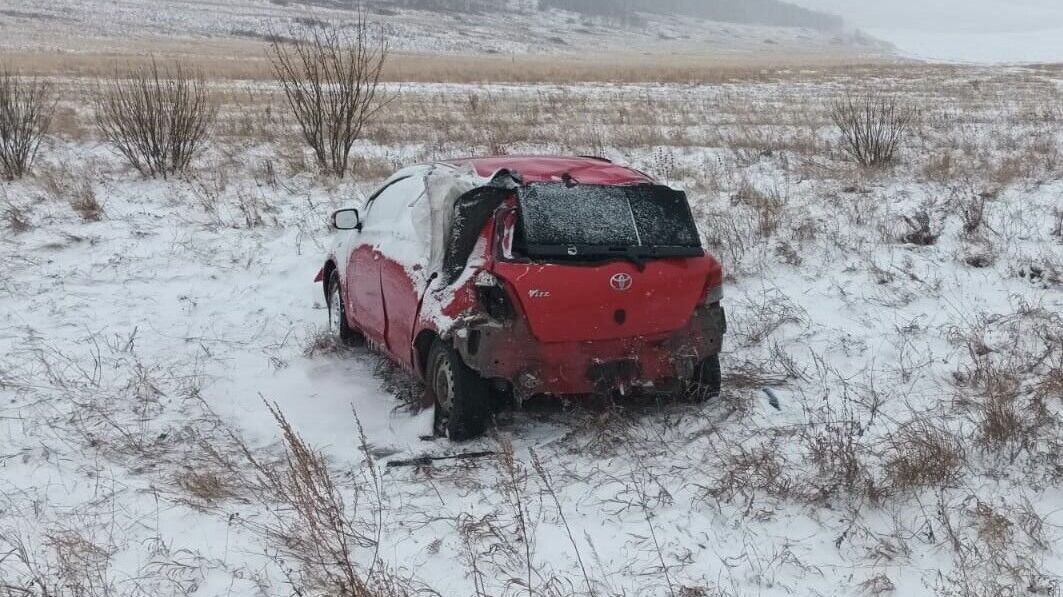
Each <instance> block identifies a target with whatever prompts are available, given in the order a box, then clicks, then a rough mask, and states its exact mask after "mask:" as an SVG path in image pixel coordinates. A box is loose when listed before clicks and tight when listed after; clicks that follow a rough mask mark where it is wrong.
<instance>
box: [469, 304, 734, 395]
mask: <svg viewBox="0 0 1063 597" xmlns="http://www.w3.org/2000/svg"><path fill="white" fill-rule="evenodd" d="M726 332H727V317H726V314H725V312H724V309H723V307H722V306H720V305H719V303H716V304H713V305H708V306H700V307H698V309H697V310H696V311H695V313H694V316H693V317H692V318H691V319H690V321H689V322H688V324H687V325H686V326H685V327H683V328H681V329H679V330H676V331H674V332H671V333H666V334H659V335H654V336H641V337H632V338H619V339H612V340H595V341H584V342H540V341H539V340H538V339H536V338H535V337H534V335H532V333H531V331H530V330H529V328H528V326H527V324H526V323H525V322H524V321H523V320H520V319H519V318H518V320H517V321H512V322H500V321H497V320H492V319H490V318H487V317H472V318H469V319H467V320H465V321H463V322H461V323H460V324H458V325H457V326H456V327H455V328H454V330H453V339H454V346H455V347H456V348H457V350H458V352H460V353H461V356H462V358H463V359H464V361H465V362H466V363H467V364H468V365H469V366H470V367H471V368H472V369H474V370H476V371H477V372H479V373H480V375H482V376H484V377H486V378H491V379H502V380H505V381H507V382H509V383H511V384H512V386H513V388H514V390H515V391H516V392H517V393H518V394H522V395H526V396H527V395H534V394H554V395H574V394H595V393H609V392H612V391H614V390H624V389H627V388H637V387H667V386H670V385H672V384H674V383H675V382H676V381H678V380H683V379H688V378H690V377H692V376H693V374H694V370H695V367H696V365H697V364H698V363H699V362H700V361H701V360H702V359H705V358H706V357H709V356H712V355H716V354H719V352H720V350H721V347H722V345H723V336H724V334H725V333H726Z"/></svg>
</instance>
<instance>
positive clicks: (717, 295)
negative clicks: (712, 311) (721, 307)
mask: <svg viewBox="0 0 1063 597" xmlns="http://www.w3.org/2000/svg"><path fill="white" fill-rule="evenodd" d="M722 300H723V284H720V285H717V286H713V287H712V288H707V289H705V299H704V300H703V301H702V302H703V303H704V304H706V305H715V304H716V303H718V302H720V301H722Z"/></svg>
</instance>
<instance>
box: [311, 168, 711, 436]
mask: <svg viewBox="0 0 1063 597" xmlns="http://www.w3.org/2000/svg"><path fill="white" fill-rule="evenodd" d="M332 223H333V226H334V227H335V228H337V229H339V230H345V231H349V232H348V233H347V234H344V235H342V237H341V238H340V240H339V242H338V243H337V246H336V248H335V250H334V251H333V252H332V254H331V255H329V257H328V259H327V260H326V262H325V266H324V267H323V268H322V269H321V271H320V272H319V273H318V276H317V281H319V282H321V283H322V286H323V288H324V292H325V297H326V299H327V302H328V308H329V324H330V328H331V330H332V331H333V333H335V334H336V335H337V336H338V338H339V339H341V340H343V341H345V342H350V341H352V340H354V339H357V338H364V340H365V341H366V342H367V343H368V344H369V345H370V346H371V347H373V348H375V349H377V350H379V351H380V352H382V353H384V354H385V355H387V356H388V357H390V358H391V359H393V360H394V361H395V362H397V363H399V364H400V365H402V366H403V367H405V368H406V369H408V370H409V371H411V372H412V373H413V374H414V375H416V376H417V377H418V378H420V379H421V380H423V381H424V382H425V384H426V386H427V391H428V393H429V395H430V396H431V398H432V399H433V400H434V401H435V404H436V429H437V432H440V433H444V434H446V435H448V436H449V437H450V438H451V439H454V440H458V441H460V440H464V439H469V438H472V437H476V436H478V435H480V434H482V433H483V432H484V430H485V428H486V425H487V423H488V421H489V419H490V415H491V413H492V412H493V411H492V408H493V405H492V403H491V401H492V396H495V395H497V393H498V391H499V390H501V391H503V392H505V391H509V392H512V393H513V395H514V396H515V397H516V398H517V399H518V400H520V399H523V398H526V397H529V396H532V395H539V394H550V395H588V394H612V393H614V392H620V393H623V392H626V391H627V390H629V389H636V388H655V389H658V390H660V389H665V390H669V391H677V390H680V389H682V390H683V391H689V390H690V389H691V388H693V389H694V390H696V395H697V396H700V397H705V396H713V395H716V394H718V393H719V391H720V361H719V352H720V348H721V344H722V340H723V335H724V332H725V331H726V320H725V317H724V310H723V307H721V306H720V299H721V297H722V294H723V293H722V283H723V271H722V268H721V267H720V263H719V262H718V261H717V260H716V259H715V258H713V257H712V256H711V255H709V254H707V253H706V252H705V250H704V249H703V248H702V245H701V241H700V236H699V234H698V232H697V228H696V226H695V224H694V219H693V216H692V214H691V211H690V206H689V205H688V203H687V198H686V195H685V194H684V193H682V192H680V191H676V190H672V189H670V188H668V187H666V186H663V185H660V184H658V183H656V182H655V181H654V180H653V179H652V178H651V177H649V176H647V175H646V174H644V173H642V172H639V171H637V170H633V169H631V168H625V167H622V166H619V165H615V164H613V163H611V162H609V161H608V160H604V159H600V158H590V157H510V156H506V157H487V158H475V159H462V160H453V161H448V162H438V163H432V164H422V165H417V166H411V167H409V168H405V169H403V170H400V171H399V172H397V173H396V174H395V175H393V176H392V177H391V178H389V179H388V180H387V181H386V182H385V183H384V185H383V186H382V187H381V188H380V189H379V190H377V191H376V192H375V193H374V194H373V195H372V196H371V197H369V199H368V200H367V201H366V202H365V204H364V205H363V206H362V207H361V208H360V209H341V210H339V211H337V212H336V213H334V214H333V216H332Z"/></svg>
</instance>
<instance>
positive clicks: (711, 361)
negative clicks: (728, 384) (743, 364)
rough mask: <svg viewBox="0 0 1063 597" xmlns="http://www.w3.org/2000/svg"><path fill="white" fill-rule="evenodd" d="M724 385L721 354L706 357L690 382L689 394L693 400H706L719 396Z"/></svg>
mask: <svg viewBox="0 0 1063 597" xmlns="http://www.w3.org/2000/svg"><path fill="white" fill-rule="evenodd" d="M722 385H723V375H722V373H721V371H720V355H716V354H714V355H712V356H711V357H706V358H705V359H704V360H702V361H701V362H700V363H698V366H697V367H696V368H695V369H694V378H693V379H692V380H691V382H690V387H689V388H688V390H687V396H688V398H689V399H690V400H691V401H692V402H705V401H706V400H711V399H713V398H717V397H718V396H719V395H720V388H721V386H722Z"/></svg>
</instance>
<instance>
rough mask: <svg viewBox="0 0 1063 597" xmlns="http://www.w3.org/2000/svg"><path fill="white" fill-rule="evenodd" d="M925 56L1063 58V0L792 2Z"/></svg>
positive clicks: (1007, 59) (998, 59) (1012, 59)
mask: <svg viewBox="0 0 1063 597" xmlns="http://www.w3.org/2000/svg"><path fill="white" fill-rule="evenodd" d="M790 2H793V3H794V4H799V5H801V6H806V7H808V8H814V9H817V10H824V11H827V12H832V13H834V14H837V15H840V16H842V17H843V18H845V19H846V21H848V22H849V23H850V24H851V25H854V26H856V27H859V28H860V29H863V30H865V31H867V32H868V33H871V34H872V35H875V36H876V37H879V38H882V39H886V40H887V41H891V42H893V43H894V44H896V45H897V46H898V47H899V48H900V49H901V50H902V51H904V52H906V53H909V54H912V55H915V56H918V57H923V58H935V59H943V60H959V61H971V62H1023V61H1063V0H790Z"/></svg>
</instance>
